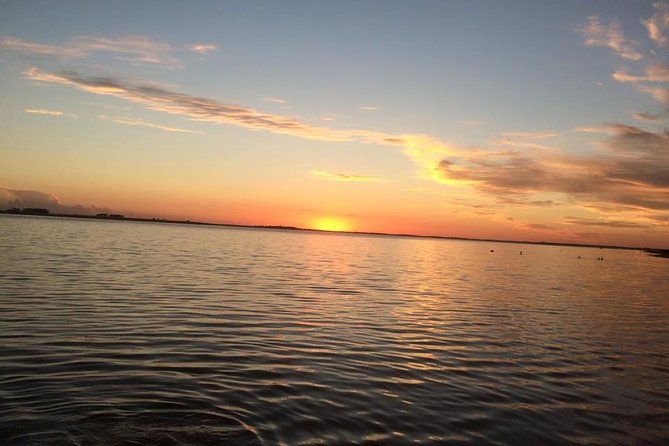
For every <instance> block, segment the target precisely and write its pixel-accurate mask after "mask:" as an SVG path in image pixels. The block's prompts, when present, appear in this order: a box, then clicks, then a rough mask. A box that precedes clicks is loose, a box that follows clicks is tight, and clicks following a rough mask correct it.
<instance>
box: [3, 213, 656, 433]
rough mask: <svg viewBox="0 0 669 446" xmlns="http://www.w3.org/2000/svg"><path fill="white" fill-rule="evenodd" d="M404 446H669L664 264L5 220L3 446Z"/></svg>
mask: <svg viewBox="0 0 669 446" xmlns="http://www.w3.org/2000/svg"><path fill="white" fill-rule="evenodd" d="M491 249H494V251H495V252H490V250H491ZM520 250H522V251H523V255H522V256H520V255H519V251H520ZM578 256H581V258H580V259H579V258H578ZM599 256H604V257H605V260H604V261H597V260H596V258H597V257H599ZM409 443H411V444H447V445H449V444H453V445H488V444H490V445H551V444H565V445H567V444H592V445H611V444H626V445H628V444H629V445H632V444H642V445H645V444H658V445H659V444H669V260H667V259H659V258H654V257H650V256H647V255H645V254H643V253H640V252H636V251H622V250H620V251H618V250H599V249H588V248H560V247H549V246H532V245H515V244H496V243H478V242H464V241H444V240H429V239H410V238H391V237H371V236H344V235H337V234H318V233H296V232H290V231H272V230H242V229H226V228H217V227H197V226H187V225H183V226H181V225H167V224H152V223H133V222H110V221H82V220H69V219H57V218H32V217H20V216H19V217H15V216H0V444H2V445H72V446H74V445H79V446H84V445H87V446H88V445H90V446H94V445H114V446H116V445H125V446H131V445H135V446H137V445H156V446H169V445H237V444H240V445H307V444H327V445H335V444H336V445H340V444H342V445H344V444H409Z"/></svg>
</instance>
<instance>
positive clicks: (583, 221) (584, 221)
mask: <svg viewBox="0 0 669 446" xmlns="http://www.w3.org/2000/svg"><path fill="white" fill-rule="evenodd" d="M565 223H569V224H572V225H581V226H608V227H612V228H645V227H647V226H648V225H644V224H641V223H634V222H629V221H618V220H595V219H590V218H579V217H567V219H566V220H565Z"/></svg>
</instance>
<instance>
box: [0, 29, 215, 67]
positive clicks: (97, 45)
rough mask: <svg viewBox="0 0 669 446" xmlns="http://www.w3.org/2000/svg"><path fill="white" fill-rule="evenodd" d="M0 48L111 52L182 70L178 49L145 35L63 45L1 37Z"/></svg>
mask: <svg viewBox="0 0 669 446" xmlns="http://www.w3.org/2000/svg"><path fill="white" fill-rule="evenodd" d="M0 46H2V47H4V48H6V49H8V50H11V51H14V52H17V53H22V54H29V55H36V56H42V57H56V58H61V59H85V58H88V57H90V56H92V55H93V54H95V53H112V54H115V55H116V58H117V59H119V60H124V61H127V62H130V63H140V64H156V65H164V66H168V67H173V68H175V67H180V66H181V62H180V61H179V60H178V59H177V58H176V56H175V53H176V52H177V48H175V47H174V46H172V45H170V44H168V43H164V42H158V41H156V40H153V39H151V38H150V37H146V36H117V37H108V36H78V37H74V38H72V39H70V40H69V41H67V42H65V43H63V44H49V43H36V42H29V41H26V40H23V39H19V38H16V37H2V38H0ZM187 49H188V50H189V51H194V52H196V53H199V54H206V53H209V52H211V51H215V50H216V47H215V46H214V45H204V44H198V45H191V46H189V47H187Z"/></svg>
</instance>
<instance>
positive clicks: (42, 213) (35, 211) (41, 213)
mask: <svg viewBox="0 0 669 446" xmlns="http://www.w3.org/2000/svg"><path fill="white" fill-rule="evenodd" d="M0 214H13V215H30V216H33V217H67V218H82V219H91V220H110V221H139V222H148V223H169V224H182V225H199V226H222V227H228V228H248V229H280V230H286V231H303V232H318V233H327V234H354V235H374V236H382V237H412V238H427V239H438V240H463V241H470V242H495V243H514V244H522V245H542V246H566V247H576V248H601V249H627V250H632V251H643V252H646V253H648V254H650V255H652V256H655V257H662V258H669V249H657V248H640V247H630V246H614V245H595V244H583V243H560V242H532V241H523V240H495V239H486V238H470V237H453V236H445V235H418V234H403V233H388V232H365V231H327V230H323V229H311V228H300V227H297V226H282V225H240V224H233V223H211V222H204V221H193V220H168V219H164V218H141V217H126V216H125V215H122V214H97V215H80V214H52V213H51V212H50V211H49V210H48V209H41V208H24V209H18V208H12V209H5V210H2V209H0Z"/></svg>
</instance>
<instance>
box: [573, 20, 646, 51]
mask: <svg viewBox="0 0 669 446" xmlns="http://www.w3.org/2000/svg"><path fill="white" fill-rule="evenodd" d="M577 31H578V32H579V33H581V34H583V36H584V37H585V41H584V43H585V44H586V45H587V46H602V47H608V48H610V49H611V50H613V51H614V52H615V53H617V54H618V55H619V56H620V57H622V58H624V59H628V60H641V59H642V57H643V56H642V55H641V53H640V52H639V51H638V49H637V48H638V46H639V44H638V42H635V41H634V40H628V39H626V38H625V36H624V34H623V31H622V29H621V27H620V23H618V22H617V21H611V22H610V23H609V24H608V25H606V24H603V23H602V22H601V21H600V19H599V17H598V16H596V15H593V16H590V17H588V21H587V23H586V24H585V25H583V26H581V27H579V28H577Z"/></svg>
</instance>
